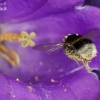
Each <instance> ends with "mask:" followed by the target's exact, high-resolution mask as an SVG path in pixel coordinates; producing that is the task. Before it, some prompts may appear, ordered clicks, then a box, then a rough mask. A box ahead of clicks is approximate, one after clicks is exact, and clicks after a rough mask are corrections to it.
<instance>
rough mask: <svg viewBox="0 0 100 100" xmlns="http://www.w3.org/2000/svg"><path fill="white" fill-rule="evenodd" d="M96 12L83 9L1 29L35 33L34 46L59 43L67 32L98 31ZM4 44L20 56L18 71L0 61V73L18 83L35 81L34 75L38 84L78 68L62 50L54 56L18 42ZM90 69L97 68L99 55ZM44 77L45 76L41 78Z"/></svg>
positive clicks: (88, 8)
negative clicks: (19, 80)
mask: <svg viewBox="0 0 100 100" xmlns="http://www.w3.org/2000/svg"><path fill="white" fill-rule="evenodd" d="M92 13H94V14H92ZM99 13H100V10H99V9H97V8H94V7H89V6H85V7H83V8H81V9H76V10H75V11H72V12H66V13H62V14H57V15H52V16H48V17H46V18H42V19H40V20H36V21H33V22H27V24H26V27H25V23H22V24H18V25H16V24H15V25H14V24H11V25H6V26H5V25H4V27H5V28H6V27H7V29H6V30H5V32H6V31H7V32H8V31H12V32H20V31H22V30H24V31H28V32H31V31H34V32H36V34H37V37H36V39H35V42H36V44H41V43H50V42H61V41H62V39H63V37H64V36H65V35H67V34H69V33H79V34H84V33H85V32H87V31H88V30H90V29H93V28H99V27H100V22H99V21H100V14H99ZM93 19H94V20H93ZM24 27H25V28H24ZM18 29H19V31H18ZM7 45H8V48H10V49H12V50H15V51H16V52H17V53H18V54H19V56H20V58H21V63H20V65H19V66H18V68H16V69H15V68H9V67H8V64H7V63H4V62H3V61H2V66H4V67H2V69H1V70H2V71H3V72H4V73H6V74H7V75H10V76H12V77H15V78H20V79H21V80H34V77H35V76H38V77H39V79H40V81H47V80H48V81H49V80H50V79H51V78H57V79H58V78H59V77H61V76H64V75H65V74H66V73H67V72H69V71H71V70H73V69H75V68H77V67H78V66H77V64H76V63H75V62H74V61H73V60H71V59H69V58H68V57H67V56H66V55H65V54H64V52H63V50H62V51H59V52H56V53H55V54H43V53H41V52H37V51H34V50H33V49H32V48H22V47H21V46H20V45H19V44H17V43H11V42H10V43H9V42H8V43H7ZM97 46H98V52H99V51H100V50H99V49H100V48H99V47H100V46H99V44H98V43H97ZM90 66H91V67H92V68H98V69H99V68H100V66H99V53H98V56H97V57H96V58H94V59H93V60H92V62H91V63H90ZM27 74H28V75H27ZM62 74H63V75H62ZM45 75H46V77H45V78H44V76H45Z"/></svg>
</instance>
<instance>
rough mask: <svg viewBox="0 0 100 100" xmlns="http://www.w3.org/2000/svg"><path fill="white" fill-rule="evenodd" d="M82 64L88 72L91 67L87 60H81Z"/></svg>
mask: <svg viewBox="0 0 100 100" xmlns="http://www.w3.org/2000/svg"><path fill="white" fill-rule="evenodd" d="M83 64H84V66H85V68H86V69H87V70H88V71H89V72H91V71H92V68H91V67H90V66H89V64H88V61H83Z"/></svg>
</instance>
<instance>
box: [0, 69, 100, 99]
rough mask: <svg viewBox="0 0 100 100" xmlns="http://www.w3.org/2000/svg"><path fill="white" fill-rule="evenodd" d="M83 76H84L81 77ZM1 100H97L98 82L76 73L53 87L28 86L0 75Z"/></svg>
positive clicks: (52, 84)
mask: <svg viewBox="0 0 100 100" xmlns="http://www.w3.org/2000/svg"><path fill="white" fill-rule="evenodd" d="M83 74H84V76H83ZM0 86H1V89H0V90H1V91H0V99H1V100H11V99H14V100H32V99H34V100H50V99H52V100H61V99H62V100H66V99H67V100H78V99H79V100H82V99H85V100H98V99H99V97H100V82H99V81H98V79H97V77H96V76H94V75H93V74H90V73H87V72H86V71H82V70H80V71H76V72H74V73H71V74H69V75H67V77H64V78H63V80H62V81H59V82H57V83H56V85H54V83H51V84H50V85H43V84H38V85H33V86H32V85H29V84H25V83H23V82H18V81H15V80H14V79H11V78H8V77H6V76H4V75H1V74H0Z"/></svg>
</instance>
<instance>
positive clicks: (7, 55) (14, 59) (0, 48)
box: [0, 43, 20, 67]
mask: <svg viewBox="0 0 100 100" xmlns="http://www.w3.org/2000/svg"><path fill="white" fill-rule="evenodd" d="M0 55H1V56H2V57H3V58H4V59H5V60H6V61H7V62H9V63H10V64H11V65H12V66H13V67H15V66H18V65H19V63H20V60H19V56H18V54H17V53H16V52H14V51H13V50H8V49H7V48H6V47H5V46H4V45H3V44H1V43H0Z"/></svg>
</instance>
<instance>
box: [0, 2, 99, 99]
mask: <svg viewBox="0 0 100 100" xmlns="http://www.w3.org/2000/svg"><path fill="white" fill-rule="evenodd" d="M83 2H84V1H83V0H74V2H73V0H49V1H47V0H40V1H37V0H34V1H31V0H29V1H28V0H23V2H22V1H20V0H17V1H16V2H15V1H10V0H9V1H8V2H7V5H5V6H6V7H7V10H5V11H0V22H1V29H2V33H8V32H10V33H19V34H20V33H21V31H26V32H28V33H30V32H35V33H36V35H37V36H36V38H35V39H34V41H35V43H36V45H38V44H42V43H51V42H52V43H53V42H54V43H55V42H61V41H62V39H63V38H64V36H66V35H68V34H69V33H71V34H74V33H78V34H82V35H83V34H85V33H86V32H88V31H89V30H91V29H93V28H100V9H99V8H96V7H92V6H83V7H82V6H81V5H83ZM98 41H99V40H97V41H96V42H95V44H96V46H97V50H98V56H97V57H95V58H94V59H93V60H92V61H91V63H89V65H90V66H91V68H95V69H100V66H99V51H100V47H99V43H98ZM0 47H1V49H2V50H3V51H4V50H8V51H9V50H13V51H14V54H17V56H18V59H16V58H14V60H11V61H14V64H15V65H17V66H16V67H13V64H12V62H11V61H8V60H7V59H5V57H4V56H3V55H2V54H5V53H7V54H8V56H7V57H8V58H10V57H12V55H14V54H10V53H8V52H6V51H5V52H2V50H1V51H0V52H1V53H0V54H1V58H0V62H1V69H0V71H1V74H0V80H1V81H0V85H1V92H0V100H11V99H12V100H13V99H14V100H33V99H34V100H99V98H100V82H99V79H98V77H97V76H96V75H95V74H93V73H92V72H91V73H88V72H87V70H86V69H85V67H83V65H81V64H80V66H79V67H78V66H77V64H76V63H75V62H74V61H73V60H71V59H69V58H68V57H67V56H66V55H65V54H64V52H63V51H58V52H56V53H53V54H46V53H41V52H38V51H34V50H33V49H32V48H31V47H27V48H23V47H22V46H21V45H20V44H19V43H18V42H14V41H12V42H9V41H5V42H4V43H1V45H0ZM12 58H13V57H12ZM15 62H18V63H15ZM4 74H6V75H4ZM8 76H10V77H8ZM15 79H16V80H15ZM17 81H18V82H17ZM20 81H21V82H20Z"/></svg>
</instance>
